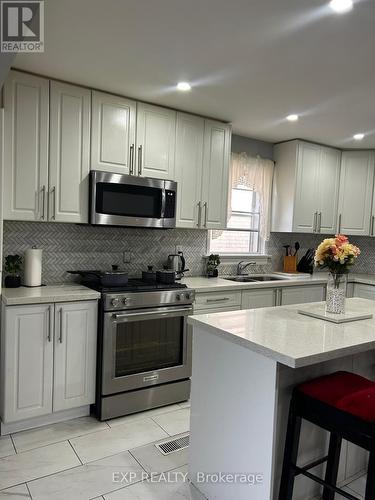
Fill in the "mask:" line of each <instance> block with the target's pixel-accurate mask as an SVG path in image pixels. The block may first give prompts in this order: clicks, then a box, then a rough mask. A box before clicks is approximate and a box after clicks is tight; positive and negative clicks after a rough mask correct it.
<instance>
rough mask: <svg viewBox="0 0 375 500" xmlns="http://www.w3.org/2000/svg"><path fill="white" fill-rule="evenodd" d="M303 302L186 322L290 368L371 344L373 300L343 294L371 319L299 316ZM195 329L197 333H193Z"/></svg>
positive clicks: (374, 333) (352, 308)
mask: <svg viewBox="0 0 375 500" xmlns="http://www.w3.org/2000/svg"><path fill="white" fill-rule="evenodd" d="M308 307H309V305H308V304H299V305H293V306H282V307H269V308H262V309H250V310H242V311H231V312H223V313H215V314H200V315H196V316H190V317H189V318H188V322H189V323H190V324H191V325H193V326H194V327H198V328H201V329H203V330H205V331H209V332H211V333H214V334H216V335H219V336H222V337H224V338H226V339H227V340H229V341H231V342H235V343H237V344H239V345H241V346H243V347H244V348H247V349H250V350H252V351H255V352H257V353H259V354H262V355H264V356H266V357H268V358H271V359H273V360H275V361H277V362H278V363H281V364H283V365H287V366H289V367H291V368H299V367H302V366H308V365H313V364H315V363H321V362H324V361H329V360H333V359H337V358H340V357H344V356H347V355H352V354H358V353H361V352H364V351H368V350H370V349H375V301H372V300H367V299H360V298H353V299H347V310H348V311H349V310H350V311H356V312H365V313H372V314H373V316H374V317H373V318H372V319H366V320H360V321H353V322H350V323H342V324H335V323H330V322H328V321H323V320H321V319H315V318H312V317H308V316H304V315H302V314H299V313H298V309H302V308H303V309H306V308H308ZM198 334H199V333H198Z"/></svg>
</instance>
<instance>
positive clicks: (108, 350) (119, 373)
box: [102, 306, 193, 395]
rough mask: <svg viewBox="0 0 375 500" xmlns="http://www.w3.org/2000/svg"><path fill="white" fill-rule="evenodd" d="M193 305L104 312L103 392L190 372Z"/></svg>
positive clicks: (152, 383)
mask: <svg viewBox="0 0 375 500" xmlns="http://www.w3.org/2000/svg"><path fill="white" fill-rule="evenodd" d="M192 311H193V308H192V307H191V306H185V307H180V306H179V307H177V306H174V307H173V306H172V307H158V308H153V309H142V310H133V311H123V312H120V313H116V312H108V313H105V314H104V331H103V368H102V394H103V395H108V394H115V393H118V392H122V391H129V390H133V389H140V388H143V387H148V386H152V385H157V384H163V383H167V382H171V381H174V380H179V379H184V378H189V377H190V375H191V350H192V345H191V343H192V340H191V330H190V328H189V327H188V325H187V316H188V315H189V314H192Z"/></svg>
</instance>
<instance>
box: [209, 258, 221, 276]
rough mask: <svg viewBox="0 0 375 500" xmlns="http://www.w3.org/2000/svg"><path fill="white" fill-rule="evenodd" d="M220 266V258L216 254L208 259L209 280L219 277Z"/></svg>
mask: <svg viewBox="0 0 375 500" xmlns="http://www.w3.org/2000/svg"><path fill="white" fill-rule="evenodd" d="M219 264H220V257H219V256H218V255H216V254H213V253H212V254H211V255H210V256H209V257H208V261H207V267H206V268H207V276H208V277H209V278H217V277H218V275H219V271H218V269H217V267H218V265H219Z"/></svg>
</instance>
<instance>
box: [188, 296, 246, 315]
mask: <svg viewBox="0 0 375 500" xmlns="http://www.w3.org/2000/svg"><path fill="white" fill-rule="evenodd" d="M232 306H237V307H238V309H240V308H241V292H207V293H197V294H196V295H195V303H194V310H195V311H197V310H199V309H218V308H219V309H222V308H228V307H232Z"/></svg>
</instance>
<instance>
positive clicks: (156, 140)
mask: <svg viewBox="0 0 375 500" xmlns="http://www.w3.org/2000/svg"><path fill="white" fill-rule="evenodd" d="M175 144H176V111H173V110H171V109H166V108H160V107H159V106H152V105H151V104H142V103H138V104H137V152H136V153H137V154H136V166H135V171H136V172H135V173H138V175H142V176H143V177H156V178H159V179H170V180H174V163H175Z"/></svg>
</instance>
